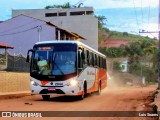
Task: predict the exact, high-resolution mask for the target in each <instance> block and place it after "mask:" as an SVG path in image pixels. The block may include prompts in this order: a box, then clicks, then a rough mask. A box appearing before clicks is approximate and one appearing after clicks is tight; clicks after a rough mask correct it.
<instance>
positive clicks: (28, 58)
mask: <svg viewBox="0 0 160 120" xmlns="http://www.w3.org/2000/svg"><path fill="white" fill-rule="evenodd" d="M29 60H30V57H29V55H27V58H26V62H28V63H29Z"/></svg>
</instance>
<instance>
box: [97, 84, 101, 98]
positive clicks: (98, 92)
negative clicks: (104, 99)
mask: <svg viewBox="0 0 160 120" xmlns="http://www.w3.org/2000/svg"><path fill="white" fill-rule="evenodd" d="M100 94H101V81H100V82H99V85H98V91H97V95H100Z"/></svg>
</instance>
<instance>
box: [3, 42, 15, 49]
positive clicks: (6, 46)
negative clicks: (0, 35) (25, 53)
mask: <svg viewBox="0 0 160 120" xmlns="http://www.w3.org/2000/svg"><path fill="white" fill-rule="evenodd" d="M0 48H10V49H13V48H14V47H12V46H9V45H6V44H4V43H0Z"/></svg>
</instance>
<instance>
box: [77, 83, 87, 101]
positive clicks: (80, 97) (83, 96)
mask: <svg viewBox="0 0 160 120" xmlns="http://www.w3.org/2000/svg"><path fill="white" fill-rule="evenodd" d="M86 96H87V82H86V81H85V82H84V85H83V92H82V95H80V96H79V99H80V100H83V99H84V98H85V97H86Z"/></svg>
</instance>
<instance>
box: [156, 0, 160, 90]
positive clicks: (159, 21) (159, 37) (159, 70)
mask: <svg viewBox="0 0 160 120" xmlns="http://www.w3.org/2000/svg"><path fill="white" fill-rule="evenodd" d="M158 10H159V12H158V14H159V15H158V40H159V44H158V47H159V48H158V88H157V89H158V90H159V89H160V0H159V9H158Z"/></svg>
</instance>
